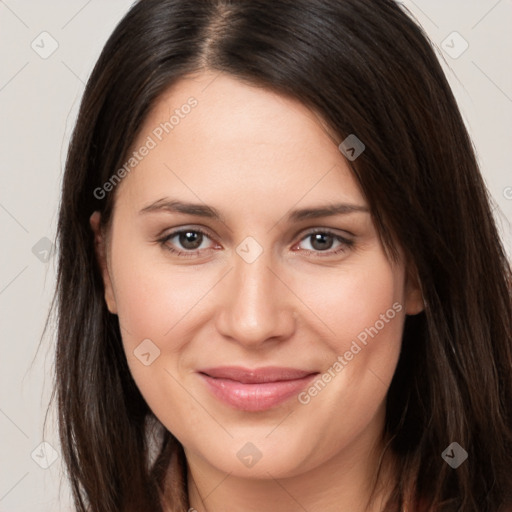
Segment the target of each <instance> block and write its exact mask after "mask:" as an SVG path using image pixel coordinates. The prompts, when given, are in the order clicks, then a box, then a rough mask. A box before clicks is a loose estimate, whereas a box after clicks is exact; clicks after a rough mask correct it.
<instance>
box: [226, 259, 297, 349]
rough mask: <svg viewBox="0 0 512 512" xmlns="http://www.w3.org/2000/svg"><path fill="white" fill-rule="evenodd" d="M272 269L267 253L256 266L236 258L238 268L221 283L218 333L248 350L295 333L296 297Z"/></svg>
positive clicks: (274, 269)
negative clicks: (294, 300) (294, 301)
mask: <svg viewBox="0 0 512 512" xmlns="http://www.w3.org/2000/svg"><path fill="white" fill-rule="evenodd" d="M271 265H272V262H271V261H270V258H269V257H267V256H266V253H265V252H264V253H263V254H262V255H260V257H259V258H258V259H257V260H256V261H254V262H252V263H248V262H246V261H244V259H242V258H240V257H239V256H238V255H236V254H235V255H234V268H233V270H232V271H231V272H229V274H228V275H227V276H226V278H225V279H224V280H223V282H222V283H221V284H222V289H221V297H219V300H220V302H219V303H218V307H219V311H218V314H217V329H218V331H219V333H220V334H221V335H223V336H225V337H227V338H230V339H232V340H234V341H236V342H238V343H240V344H243V345H245V346H246V347H247V348H253V349H255V348H258V347H260V346H262V345H264V344H265V346H266V343H265V342H266V341H270V340H274V341H276V340H284V339H286V338H288V337H290V336H291V335H292V334H293V332H294V329H295V305H294V303H293V298H294V295H293V293H292V292H291V291H290V290H289V289H288V288H287V287H286V285H285V284H284V283H283V281H284V282H286V281H285V280H284V279H283V278H282V277H281V276H280V275H279V271H278V269H277V268H272V266H271ZM281 279H282V280H281Z"/></svg>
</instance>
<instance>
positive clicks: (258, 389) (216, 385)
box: [199, 373, 317, 412]
mask: <svg viewBox="0 0 512 512" xmlns="http://www.w3.org/2000/svg"><path fill="white" fill-rule="evenodd" d="M199 375H200V376H201V377H202V378H203V380H204V381H205V382H206V384H207V385H208V387H209V389H210V391H211V392H212V393H213V394H214V395H215V396H216V397H217V398H218V399H219V400H222V401H223V402H225V403H226V404H228V405H230V406H232V407H234V408H236V409H239V410H241V411H252V412H255V411H265V410H267V409H271V408H272V407H276V406H277V405H279V404H281V403H283V402H285V401H286V400H288V399H289V398H291V397H292V396H294V395H297V394H298V393H299V392H300V391H301V390H302V389H304V388H305V387H306V386H307V385H308V384H309V382H311V380H312V379H313V378H314V377H316V376H317V374H316V373H315V374H311V375H307V376H306V377H302V378H301V379H293V380H283V381H278V382H265V383H261V384H242V383H241V382H238V381H235V380H230V379H218V378H214V377H210V376H209V375H205V374H204V373H200V374H199Z"/></svg>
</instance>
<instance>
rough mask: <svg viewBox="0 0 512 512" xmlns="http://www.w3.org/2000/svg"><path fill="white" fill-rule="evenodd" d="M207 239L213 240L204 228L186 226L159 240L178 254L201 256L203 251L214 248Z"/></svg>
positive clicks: (189, 256)
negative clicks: (209, 245)
mask: <svg viewBox="0 0 512 512" xmlns="http://www.w3.org/2000/svg"><path fill="white" fill-rule="evenodd" d="M206 240H211V239H210V236H209V235H208V234H207V233H206V232H205V231H203V230H202V229H198V228H185V229H180V230H177V231H173V232H172V233H169V234H167V235H165V236H164V237H162V238H160V239H159V240H158V242H160V243H161V244H162V246H164V247H165V249H167V250H168V251H170V252H172V253H174V254H176V255H177V256H182V257H185V258H194V257H197V256H200V255H201V254H200V253H202V252H203V251H208V250H210V249H212V247H208V244H207V243H206V244H205V241H206Z"/></svg>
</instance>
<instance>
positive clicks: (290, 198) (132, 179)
mask: <svg viewBox="0 0 512 512" xmlns="http://www.w3.org/2000/svg"><path fill="white" fill-rule="evenodd" d="M338 144H339V141H336V139H335V137H334V136H333V134H332V132H330V131H329V130H328V129H327V128H326V126H325V123H323V121H322V120H321V119H320V117H319V116H317V115H316V114H315V113H314V112H312V111H311V110H310V109H308V108H307V107H305V106H304V105H302V104H301V103H300V102H298V101H296V100H294V99H291V98H287V97H284V96H282V95H279V94H277V93H275V92H273V91H270V90H268V89H263V88H259V87H254V86H250V85H247V84H245V83H242V82H240V81H239V80H237V79H235V78H233V77H231V76H228V75H225V74H222V73H220V74H214V73H202V74H198V75H194V76H190V77H187V78H185V79H182V80H180V81H179V82H177V83H176V84H174V85H173V86H172V87H171V88H169V89H168V90H167V91H166V92H165V93H164V94H162V95H161V97H160V98H159V99H158V100H157V101H156V103H155V105H154V106H153V108H152V110H151V112H150V113H149V115H148V116H147V118H146V119H145V121H144V123H143V126H142V128H141V130H140V132H139V135H138V136H137V138H136V140H135V142H134V144H133V146H132V151H136V152H137V151H138V150H139V149H142V148H144V147H145V146H146V147H150V149H149V150H147V151H144V153H145V156H144V157H142V158H141V159H140V161H137V162H136V165H135V167H134V168H133V171H131V172H130V173H129V175H128V176H127V178H125V179H124V180H123V183H122V184H121V185H122V187H120V188H121V189H122V188H126V189H127V193H125V194H123V193H121V196H123V195H125V196H126V197H129V198H130V201H131V202H136V203H138V205H142V203H144V202H147V201H150V200H151V199H152V200H155V199H157V196H158V195H160V196H163V195H165V194H170V195H173V196H176V194H182V195H183V194H184V195H185V196H187V198H188V199H190V200H196V201H197V199H198V198H199V199H200V200H202V201H205V202H208V203H215V202H216V201H224V202H228V203H229V204H231V205H237V204H238V205H246V206H249V205H251V206H252V207H253V208H254V207H256V206H258V205H259V206H258V207H259V208H262V206H266V207H267V208H268V207H269V206H270V204H272V203H275V202H276V199H277V200H278V202H279V203H280V205H281V206H284V205H285V204H288V203H289V204H290V206H291V205H293V204H296V203H298V202H300V201H302V199H304V201H305V200H306V199H310V200H311V201H314V202H315V203H318V200H323V201H324V202H325V201H326V202H339V201H343V200H346V201H350V202H352V203H353V202H358V203H360V204H364V198H363V197H362V194H361V192H360V190H359V187H358V185H357V183H356V181H355V179H354V177H353V175H352V173H351V171H350V169H349V167H348V165H347V162H346V161H345V159H344V157H343V156H342V154H341V152H340V151H339V149H338ZM141 152H142V151H141ZM119 192H121V191H119ZM306 196H308V197H307V198H306ZM256 199H258V200H256ZM262 202H263V203H262Z"/></svg>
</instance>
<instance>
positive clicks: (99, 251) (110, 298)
mask: <svg viewBox="0 0 512 512" xmlns="http://www.w3.org/2000/svg"><path fill="white" fill-rule="evenodd" d="M100 220H101V215H100V212H98V211H96V212H94V213H93V214H92V215H91V217H90V218H89V223H90V225H91V229H92V231H93V233H94V250H95V253H96V260H97V262H98V265H99V267H100V270H101V277H102V278H103V286H104V288H105V302H106V304H107V308H108V310H109V311H110V312H111V313H112V314H117V305H116V300H115V296H114V289H113V287H112V280H111V278H110V273H109V270H108V264H107V244H106V239H105V233H104V230H103V229H102V228H101V225H100Z"/></svg>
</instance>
